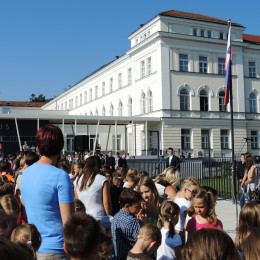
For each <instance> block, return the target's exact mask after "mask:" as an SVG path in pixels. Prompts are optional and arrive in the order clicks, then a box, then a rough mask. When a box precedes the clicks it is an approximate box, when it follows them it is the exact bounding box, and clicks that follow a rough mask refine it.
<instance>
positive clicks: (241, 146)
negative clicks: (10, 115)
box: [42, 10, 260, 157]
mask: <svg viewBox="0 0 260 260" xmlns="http://www.w3.org/2000/svg"><path fill="white" fill-rule="evenodd" d="M244 30H245V27H243V26H242V25H240V24H237V23H232V34H231V40H232V47H233V66H232V75H233V76H232V78H233V80H232V83H233V104H234V106H233V109H234V128H235V131H234V147H235V153H236V154H238V153H240V152H245V151H249V152H251V153H252V154H254V155H259V148H260V132H259V126H260V104H259V99H260V36H255V35H248V34H244ZM129 41H130V45H131V48H130V49H129V50H128V51H127V52H126V53H125V54H124V55H123V56H121V57H116V59H115V60H113V61H112V62H110V63H108V64H106V65H104V66H103V67H101V68H100V69H98V70H96V71H95V72H94V73H92V74H91V75H89V76H87V77H86V78H84V79H83V80H81V81H80V82H78V83H77V84H75V85H74V86H73V87H71V88H70V89H69V90H67V91H65V92H64V93H62V94H61V95H59V96H58V97H56V98H54V99H53V100H52V101H50V102H49V103H47V104H46V105H44V106H43V107H42V110H44V111H47V110H51V111H53V113H56V114H59V113H67V114H68V115H70V116H77V117H82V118H84V117H87V118H96V119H97V120H98V118H106V117H109V118H114V120H115V121H117V123H120V122H121V120H124V119H125V118H129V119H130V121H129V123H128V124H126V123H124V124H125V127H124V128H123V129H121V130H120V131H121V132H120V131H119V132H120V134H121V136H118V138H117V139H118V142H119V143H124V146H122V147H117V148H118V149H119V148H122V149H121V150H124V151H130V153H131V154H136V155H141V154H144V152H143V151H146V152H145V154H146V155H147V151H150V150H153V149H158V147H157V141H158V140H157V137H156V133H159V146H160V147H159V149H160V150H161V151H165V150H166V149H167V147H170V146H171V147H173V148H174V149H175V153H176V152H177V153H179V152H184V153H186V152H189V153H191V154H192V156H194V157H197V156H205V155H206V154H208V152H209V151H210V153H211V155H212V156H215V157H216V156H230V155H231V132H230V107H229V105H228V106H227V107H226V106H224V85H225V55H226V42H227V21H224V20H221V19H218V18H214V17H209V16H205V15H200V14H194V13H187V12H181V11H175V10H169V11H165V12H162V13H160V14H159V15H157V16H156V17H154V18H153V19H151V20H150V21H149V22H147V23H146V24H144V25H142V26H141V27H140V28H138V29H137V30H136V31H135V32H133V33H132V34H131V35H130V36H129ZM137 118H139V119H140V118H146V119H147V118H148V119H149V120H144V122H142V123H140V124H138V123H136V124H133V120H134V119H137ZM153 119H154V121H153ZM158 119H159V120H158ZM106 131H107V130H106ZM106 131H104V132H106ZM81 134H86V133H85V131H84V130H82V131H81ZM91 134H92V135H93V134H95V133H94V131H92V133H91ZM133 136H134V137H133ZM120 138H122V139H120ZM101 139H102V138H101ZM131 140H135V141H134V142H132V141H131ZM100 142H101V143H102V140H101V141H100ZM101 146H102V144H101ZM109 148H113V147H111V146H110V147H109Z"/></svg>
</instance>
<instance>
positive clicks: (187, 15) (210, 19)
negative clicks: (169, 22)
mask: <svg viewBox="0 0 260 260" xmlns="http://www.w3.org/2000/svg"><path fill="white" fill-rule="evenodd" d="M159 15H162V16H173V17H180V18H186V19H192V20H200V21H207V22H214V23H222V24H227V20H223V19H219V18H215V17H211V16H208V15H204V14H197V13H190V12H183V11H177V10H168V11H164V12H161V13H160V14H159ZM232 25H235V26H241V27H243V26H242V25H240V24H237V23H233V22H232Z"/></svg>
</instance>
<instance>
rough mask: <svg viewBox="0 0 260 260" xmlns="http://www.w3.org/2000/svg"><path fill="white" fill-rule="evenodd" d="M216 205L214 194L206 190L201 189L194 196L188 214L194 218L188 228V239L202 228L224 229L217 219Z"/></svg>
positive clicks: (189, 222)
mask: <svg viewBox="0 0 260 260" xmlns="http://www.w3.org/2000/svg"><path fill="white" fill-rule="evenodd" d="M215 204H216V202H215V199H214V197H213V195H212V193H211V192H207V191H206V190H204V189H199V190H198V192H197V193H196V194H195V195H194V196H193V198H192V206H191V207H190V208H189V209H188V214H189V216H190V217H192V218H191V219H190V220H189V221H188V223H187V227H186V230H187V232H188V237H189V236H190V235H191V233H193V232H195V231H196V230H198V229H202V228H219V229H223V225H222V222H221V221H220V220H219V219H217V215H216V212H215Z"/></svg>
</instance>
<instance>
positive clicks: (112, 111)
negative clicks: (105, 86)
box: [109, 104, 114, 116]
mask: <svg viewBox="0 0 260 260" xmlns="http://www.w3.org/2000/svg"><path fill="white" fill-rule="evenodd" d="M109 115H110V116H113V115H114V107H113V105H112V104H111V105H110V110H109Z"/></svg>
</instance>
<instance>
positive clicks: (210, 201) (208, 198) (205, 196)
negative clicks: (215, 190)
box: [188, 189, 218, 225]
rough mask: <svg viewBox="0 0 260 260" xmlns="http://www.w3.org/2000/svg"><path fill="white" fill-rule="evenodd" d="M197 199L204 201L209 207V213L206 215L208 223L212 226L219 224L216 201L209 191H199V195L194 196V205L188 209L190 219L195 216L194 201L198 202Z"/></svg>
mask: <svg viewBox="0 0 260 260" xmlns="http://www.w3.org/2000/svg"><path fill="white" fill-rule="evenodd" d="M197 199H201V200H203V203H204V204H206V205H207V207H208V212H207V214H206V218H207V221H208V222H209V223H210V224H213V225H216V224H217V220H218V219H217V215H216V212H215V204H216V201H215V199H214V196H213V195H212V193H211V192H208V191H206V190H204V189H199V190H198V191H197V193H196V194H195V195H194V196H193V198H192V205H191V207H190V208H189V209H188V215H189V216H190V217H192V216H194V215H195V209H194V205H193V204H194V200H197Z"/></svg>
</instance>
